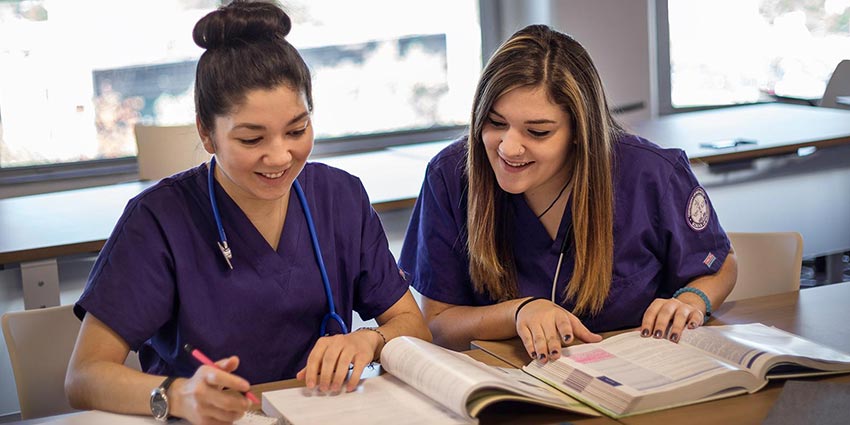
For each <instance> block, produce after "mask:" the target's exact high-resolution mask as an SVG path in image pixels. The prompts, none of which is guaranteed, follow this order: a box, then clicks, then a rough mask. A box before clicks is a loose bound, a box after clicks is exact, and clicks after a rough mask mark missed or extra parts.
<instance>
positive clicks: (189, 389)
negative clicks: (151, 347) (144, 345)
mask: <svg viewBox="0 0 850 425" xmlns="http://www.w3.org/2000/svg"><path fill="white" fill-rule="evenodd" d="M216 366H218V367H219V368H221V370H219V369H216V368H214V367H212V366H206V365H204V366H201V367H199V368H198V370H196V371H195V374H194V375H192V377H191V378H189V379H178V380H176V381H175V382H174V384H172V386H171V389H170V390H169V393H171V395H172V397H173V398H174V404H173V405H172V406H173V407H172V411H171V413H172V414H173V415H175V416H179V417H182V418H184V419H186V420H188V421H189V422H190V423H193V424H196V425H200V424H203V425H219V424H231V423H233V422H234V421H236V420H237V419H239V418H241V417H242V416H243V415H244V414H245V412H246V411H247V410H248V408H249V407H250V406H251V402H250V401H249V400H248V399H247V398H245V396H244V395H242V394H241V392H246V391H248V390H249V389H250V384H249V383H248V381H246V380H245V379H242V378H240V377H238V376H236V375H234V374H232V373H231V372H233V371H234V370H236V368H237V367H238V366H239V358H238V357H236V356H231V357H228V358H226V359H222V360H219V361H217V362H216ZM225 388H228V389H230V390H233V391H225V390H224V389H225ZM237 391H238V392H237Z"/></svg>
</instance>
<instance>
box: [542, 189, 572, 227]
mask: <svg viewBox="0 0 850 425" xmlns="http://www.w3.org/2000/svg"><path fill="white" fill-rule="evenodd" d="M571 180H572V179H568V180H567V182H566V183H564V187H562V188H561V191H560V192H558V196H556V197H555V199H553V200H552V203H551V204H549V206H548V207H546V209H545V210H543V212H542V213H540V215H538V216H537V218H538V219H540V218H541V217H543V216H544V215H546V213H547V212H549V210H551V209H552V207H554V206H555V202H558V199H561V195H563V194H564V191H565V190H567V186H569V185H570V181H571Z"/></svg>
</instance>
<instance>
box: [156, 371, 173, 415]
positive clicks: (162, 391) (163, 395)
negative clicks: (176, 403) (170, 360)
mask: <svg viewBox="0 0 850 425" xmlns="http://www.w3.org/2000/svg"><path fill="white" fill-rule="evenodd" d="M175 379H177V377H176V376H169V377H167V378H165V380H163V381H162V383H161V384H159V386H158V387H156V388H154V389H153V391H151V414H152V415H153V417H154V419H156V420H157V421H160V422H165V421H167V420H168V418H169V414H170V412H171V406H170V405H169V404H170V403H169V400H168V394H167V391H168V387H170V386H171V384H172V383H173V382H174V380H175Z"/></svg>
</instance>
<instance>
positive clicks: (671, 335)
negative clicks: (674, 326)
mask: <svg viewBox="0 0 850 425" xmlns="http://www.w3.org/2000/svg"><path fill="white" fill-rule="evenodd" d="M670 341H673V342H679V335H676V334H670Z"/></svg>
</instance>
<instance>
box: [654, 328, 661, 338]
mask: <svg viewBox="0 0 850 425" xmlns="http://www.w3.org/2000/svg"><path fill="white" fill-rule="evenodd" d="M655 337H656V338H661V330H660V329H659V330H657V331H655Z"/></svg>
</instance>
